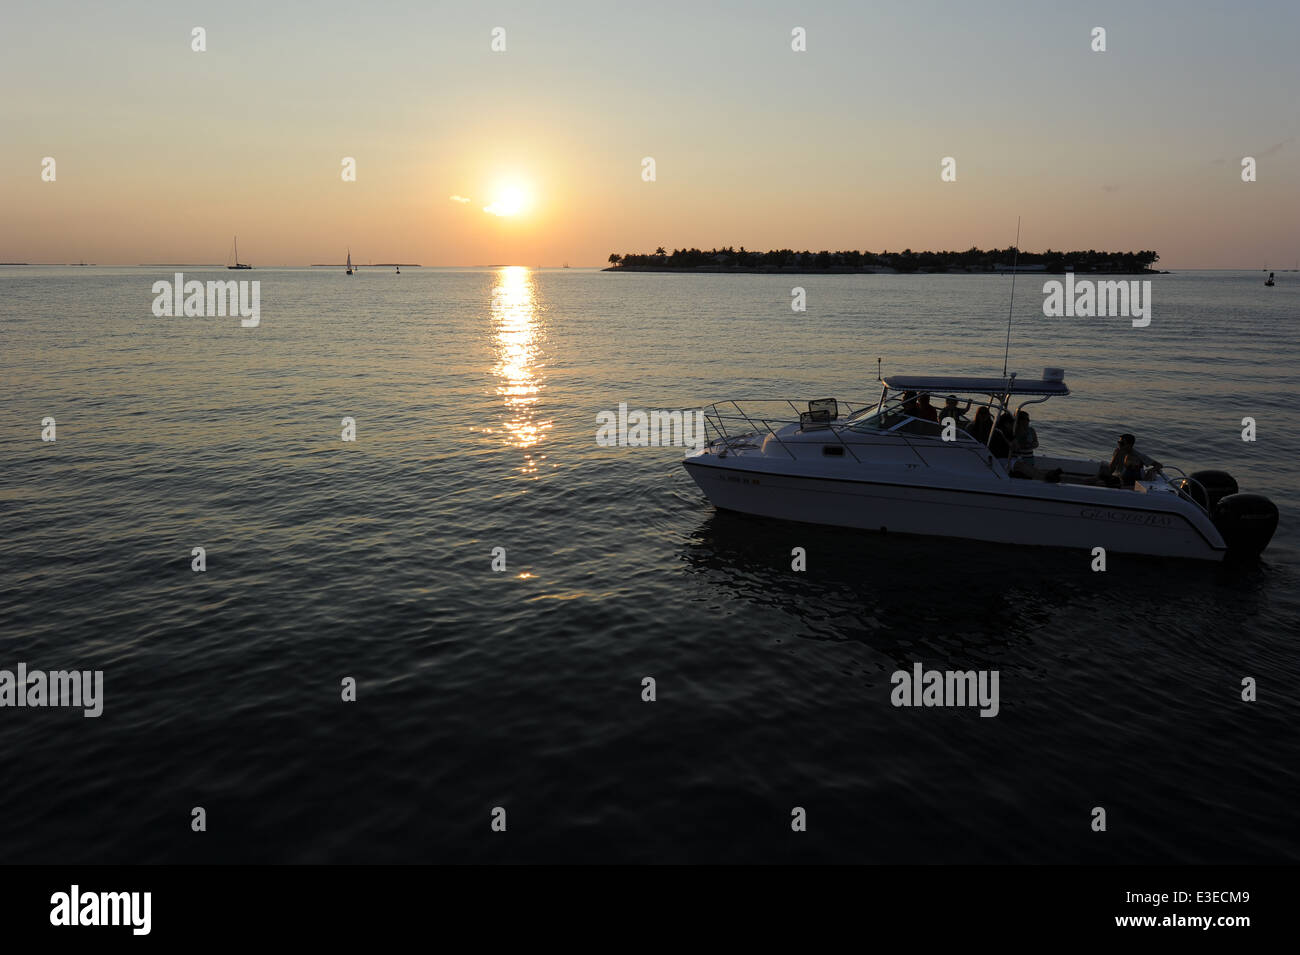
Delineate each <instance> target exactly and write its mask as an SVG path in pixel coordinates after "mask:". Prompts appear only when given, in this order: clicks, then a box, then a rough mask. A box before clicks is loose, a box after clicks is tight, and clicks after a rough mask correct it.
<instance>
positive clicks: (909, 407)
mask: <svg viewBox="0 0 1300 955" xmlns="http://www.w3.org/2000/svg"><path fill="white" fill-rule="evenodd" d="M903 414H909V415H914V414H916V392H915V391H905V392H903Z"/></svg>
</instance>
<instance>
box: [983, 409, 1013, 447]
mask: <svg viewBox="0 0 1300 955" xmlns="http://www.w3.org/2000/svg"><path fill="white" fill-rule="evenodd" d="M1014 438H1015V425H1014V424H1013V423H1012V420H1011V415H1009V414H1008V413H1007V412H1005V411H1004V412H1002V414H1000V415H998V423H997V424H996V425H994V426H993V433H992V434H991V435H989V450H990V451H991V452H993V456H994V457H995V458H1009V457H1011V442H1012V440H1013V439H1014Z"/></svg>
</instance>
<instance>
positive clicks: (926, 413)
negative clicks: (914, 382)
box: [912, 392, 939, 424]
mask: <svg viewBox="0 0 1300 955" xmlns="http://www.w3.org/2000/svg"><path fill="white" fill-rule="evenodd" d="M912 416H913V417H916V418H920V419H921V420H922V421H933V422H934V423H935V424H938V423H939V412H938V411H936V410H935V408H934V406H933V405H931V404H930V395H929V392H927V393H926V394H923V395H921V397H920V398H917V399H916V410H914V411H913V412H912Z"/></svg>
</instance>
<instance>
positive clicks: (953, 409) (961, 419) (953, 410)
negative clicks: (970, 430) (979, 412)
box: [939, 395, 970, 428]
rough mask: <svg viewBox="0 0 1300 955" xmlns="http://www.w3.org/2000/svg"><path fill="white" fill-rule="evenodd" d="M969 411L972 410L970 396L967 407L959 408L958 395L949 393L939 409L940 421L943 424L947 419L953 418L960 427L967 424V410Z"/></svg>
mask: <svg viewBox="0 0 1300 955" xmlns="http://www.w3.org/2000/svg"><path fill="white" fill-rule="evenodd" d="M968 411H970V399H969V398H967V399H966V407H965V408H958V407H957V396H956V395H949V396H948V397H947V398H945V399H944V402H943V407H942V408H940V409H939V423H940V424H942V423H943V422H944V421H945V420H946V419H948V418H952V420H953V421H955V422H957V427H959V428H960V427H962V426H963V425H965V424H966V412H968Z"/></svg>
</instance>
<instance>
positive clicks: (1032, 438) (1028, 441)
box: [1011, 410, 1038, 458]
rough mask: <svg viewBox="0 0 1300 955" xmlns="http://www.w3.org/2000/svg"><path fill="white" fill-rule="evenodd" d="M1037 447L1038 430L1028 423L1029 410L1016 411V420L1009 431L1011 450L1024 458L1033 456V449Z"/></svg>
mask: <svg viewBox="0 0 1300 955" xmlns="http://www.w3.org/2000/svg"><path fill="white" fill-rule="evenodd" d="M1037 447H1038V432H1037V431H1035V430H1034V429H1033V428H1032V427H1030V424H1029V412H1028V411H1023V410H1022V411H1017V412H1016V422H1015V425H1014V426H1013V427H1012V431H1011V450H1012V451H1013V452H1014V453H1015V454H1018V455H1020V456H1021V457H1024V458H1033V456H1034V449H1035V448H1037Z"/></svg>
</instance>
